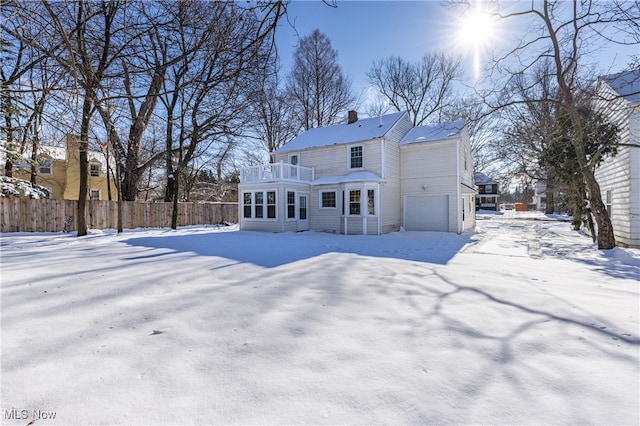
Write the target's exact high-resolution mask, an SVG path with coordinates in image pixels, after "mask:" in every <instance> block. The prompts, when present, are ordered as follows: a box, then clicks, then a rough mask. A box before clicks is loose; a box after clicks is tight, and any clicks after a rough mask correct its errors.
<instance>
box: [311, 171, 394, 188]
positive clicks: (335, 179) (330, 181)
mask: <svg viewBox="0 0 640 426" xmlns="http://www.w3.org/2000/svg"><path fill="white" fill-rule="evenodd" d="M349 182H384V179H382V178H381V177H380V176H378V175H377V174H375V173H372V172H355V173H351V174H348V175H344V176H323V177H321V178H318V179H316V180H314V181H312V182H311V185H337V184H341V183H349Z"/></svg>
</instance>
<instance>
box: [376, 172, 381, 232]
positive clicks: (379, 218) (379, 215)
mask: <svg viewBox="0 0 640 426" xmlns="http://www.w3.org/2000/svg"><path fill="white" fill-rule="evenodd" d="M377 189H378V191H377V192H378V193H377V194H376V195H377V198H378V202H377V203H376V212H375V213H376V215H377V216H378V235H382V217H381V214H380V212H381V211H382V210H381V209H380V182H378V188H377Z"/></svg>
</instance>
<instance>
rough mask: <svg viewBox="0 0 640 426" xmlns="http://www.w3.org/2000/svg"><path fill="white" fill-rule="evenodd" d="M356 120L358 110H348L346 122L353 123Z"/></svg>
mask: <svg viewBox="0 0 640 426" xmlns="http://www.w3.org/2000/svg"><path fill="white" fill-rule="evenodd" d="M356 121H358V111H353V110H350V111H349V115H348V117H347V124H351V123H355V122H356Z"/></svg>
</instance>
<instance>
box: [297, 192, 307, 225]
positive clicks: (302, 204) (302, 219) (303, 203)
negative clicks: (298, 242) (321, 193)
mask: <svg viewBox="0 0 640 426" xmlns="http://www.w3.org/2000/svg"><path fill="white" fill-rule="evenodd" d="M308 230H309V194H298V231H308Z"/></svg>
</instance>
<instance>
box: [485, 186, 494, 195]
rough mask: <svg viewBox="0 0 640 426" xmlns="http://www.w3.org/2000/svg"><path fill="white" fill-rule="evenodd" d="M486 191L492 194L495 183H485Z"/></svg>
mask: <svg viewBox="0 0 640 426" xmlns="http://www.w3.org/2000/svg"><path fill="white" fill-rule="evenodd" d="M484 193H485V194H491V193H493V185H491V184H489V185H485V186H484Z"/></svg>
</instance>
